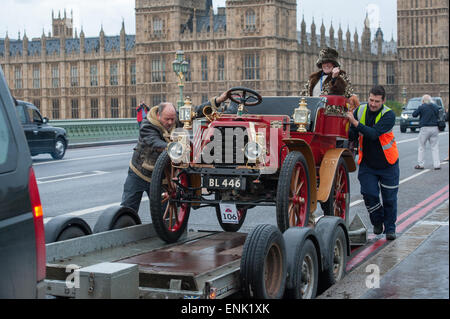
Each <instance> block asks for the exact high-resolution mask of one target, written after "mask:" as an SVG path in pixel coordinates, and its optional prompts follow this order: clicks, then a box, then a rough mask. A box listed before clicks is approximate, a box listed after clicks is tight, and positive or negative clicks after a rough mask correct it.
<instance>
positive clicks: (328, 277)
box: [319, 226, 347, 292]
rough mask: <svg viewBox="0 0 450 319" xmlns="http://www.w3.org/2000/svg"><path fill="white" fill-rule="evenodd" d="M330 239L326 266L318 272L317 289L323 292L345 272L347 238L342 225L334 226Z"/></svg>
mask: <svg viewBox="0 0 450 319" xmlns="http://www.w3.org/2000/svg"><path fill="white" fill-rule="evenodd" d="M331 238H332V240H331V241H329V242H328V245H329V246H328V248H327V249H326V250H325V251H326V256H324V257H325V258H326V259H327V261H326V262H325V264H326V265H327V267H325V269H324V270H323V271H322V272H321V273H320V274H319V291H320V292H323V291H325V290H327V289H328V288H329V287H331V286H332V285H334V284H335V283H336V282H338V281H340V280H342V278H344V276H345V274H346V269H345V267H346V265H347V238H346V236H345V234H344V230H343V229H342V227H340V226H338V227H336V228H335V230H334V233H333V236H332V237H331Z"/></svg>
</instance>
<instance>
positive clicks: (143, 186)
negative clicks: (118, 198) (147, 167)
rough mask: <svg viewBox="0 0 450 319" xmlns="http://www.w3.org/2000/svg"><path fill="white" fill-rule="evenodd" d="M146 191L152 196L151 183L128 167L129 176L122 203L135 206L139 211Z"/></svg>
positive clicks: (131, 206) (124, 187)
mask: <svg viewBox="0 0 450 319" xmlns="http://www.w3.org/2000/svg"><path fill="white" fill-rule="evenodd" d="M144 192H146V193H147V195H148V196H149V197H150V194H149V192H150V183H149V182H147V181H144V180H143V179H142V178H140V177H139V176H137V175H136V173H135V172H133V171H132V170H131V168H128V176H127V179H126V180H125V184H124V185H123V194H122V202H121V203H120V205H121V206H126V207H130V208H133V209H134V210H135V211H136V213H137V212H138V211H139V206H140V204H141V199H142V194H143V193H144Z"/></svg>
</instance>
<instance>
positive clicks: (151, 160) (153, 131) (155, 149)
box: [120, 92, 226, 212]
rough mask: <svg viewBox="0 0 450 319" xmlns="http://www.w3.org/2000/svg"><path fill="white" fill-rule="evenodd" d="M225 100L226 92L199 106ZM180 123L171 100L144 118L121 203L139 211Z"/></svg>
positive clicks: (152, 109)
mask: <svg viewBox="0 0 450 319" xmlns="http://www.w3.org/2000/svg"><path fill="white" fill-rule="evenodd" d="M225 100H226V92H225V93H223V94H222V95H220V96H219V97H216V98H213V99H212V100H211V101H209V102H207V103H205V104H202V105H200V106H197V107H196V110H202V109H203V107H204V106H206V105H211V106H213V107H217V106H218V105H220V104H221V103H222V102H224V101H225ZM176 123H178V119H177V112H176V110H175V107H174V106H173V104H172V103H168V102H164V103H161V104H159V105H158V106H154V107H152V108H151V109H150V111H149V112H148V113H147V116H146V117H145V118H144V119H143V120H142V124H141V127H140V129H139V139H138V143H137V145H136V147H135V148H134V152H133V156H132V158H131V162H130V167H129V168H128V175H127V179H126V180H125V184H124V186H123V194H122V202H121V203H120V205H121V206H126V207H130V208H132V209H134V210H135V211H136V212H138V211H139V206H140V203H141V199H142V194H143V193H144V191H145V192H147V195H150V194H149V190H150V182H151V178H152V171H153V168H154V165H155V163H156V160H157V159H158V157H159V155H160V154H161V153H162V152H163V151H164V150H165V148H166V147H167V144H168V143H169V142H170V134H171V132H172V130H173V129H174V128H175V127H176Z"/></svg>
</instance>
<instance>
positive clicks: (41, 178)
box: [37, 172, 83, 181]
mask: <svg viewBox="0 0 450 319" xmlns="http://www.w3.org/2000/svg"><path fill="white" fill-rule="evenodd" d="M79 174H83V172H73V173H67V174H60V175H53V176H46V177H40V178H37V180H38V181H40V180H44V179H52V178H57V177H62V176H70V175H79Z"/></svg>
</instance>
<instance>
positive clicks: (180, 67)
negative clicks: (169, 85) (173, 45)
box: [172, 51, 189, 109]
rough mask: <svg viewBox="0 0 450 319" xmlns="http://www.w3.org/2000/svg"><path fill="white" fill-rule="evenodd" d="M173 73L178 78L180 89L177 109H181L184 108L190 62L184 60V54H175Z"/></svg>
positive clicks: (179, 52) (180, 52)
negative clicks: (184, 90) (185, 86)
mask: <svg viewBox="0 0 450 319" xmlns="http://www.w3.org/2000/svg"><path fill="white" fill-rule="evenodd" d="M172 67H173V72H175V74H176V75H177V77H178V87H179V88H180V99H179V100H178V101H177V108H178V109H179V108H180V107H181V106H183V87H184V78H185V77H186V74H187V72H188V69H189V62H187V61H186V60H184V52H183V51H177V52H176V53H175V60H173V62H172Z"/></svg>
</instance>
